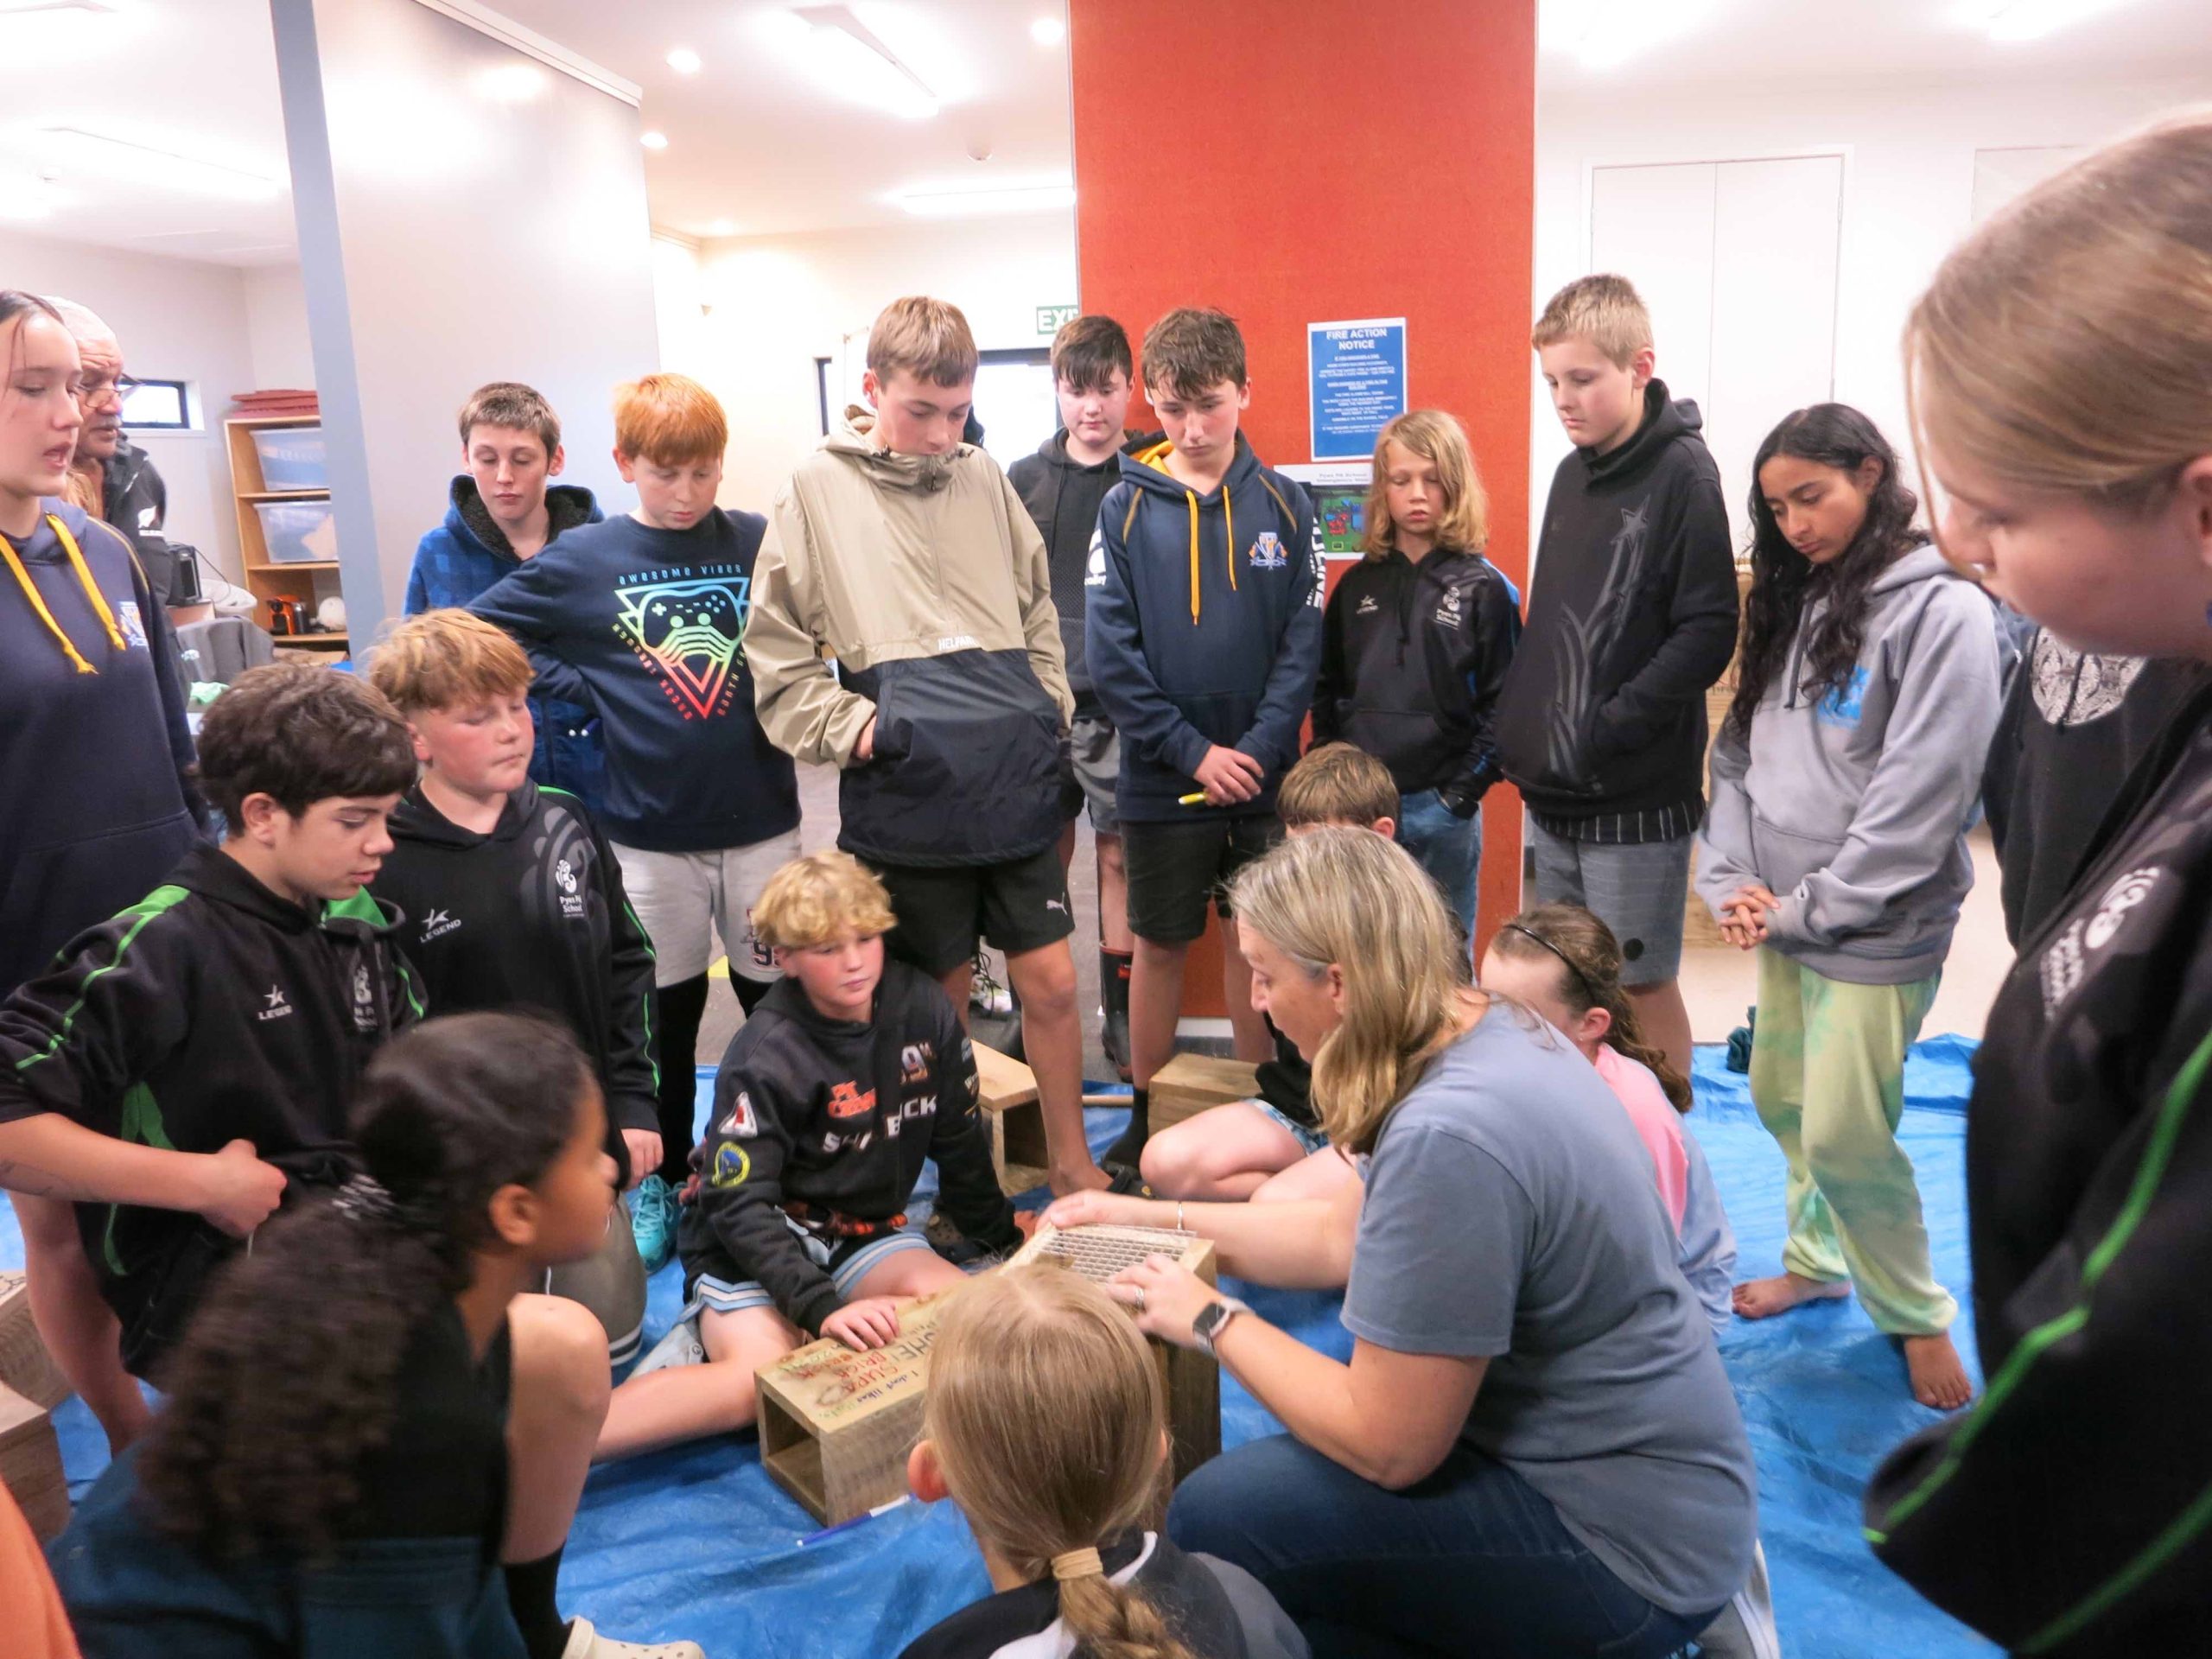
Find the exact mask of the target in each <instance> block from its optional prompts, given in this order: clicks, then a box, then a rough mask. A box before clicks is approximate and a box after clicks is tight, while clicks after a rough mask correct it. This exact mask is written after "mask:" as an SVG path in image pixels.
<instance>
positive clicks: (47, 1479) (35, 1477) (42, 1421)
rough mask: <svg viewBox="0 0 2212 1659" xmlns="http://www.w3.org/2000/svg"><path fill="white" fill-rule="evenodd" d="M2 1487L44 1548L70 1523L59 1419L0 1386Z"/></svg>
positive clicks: (11, 1390)
mask: <svg viewBox="0 0 2212 1659" xmlns="http://www.w3.org/2000/svg"><path fill="white" fill-rule="evenodd" d="M0 1484H4V1485H5V1486H6V1487H7V1489H8V1490H9V1491H10V1493H12V1494H13V1495H14V1497H15V1499H16V1503H17V1505H19V1506H20V1507H21V1508H22V1511H23V1518H24V1519H25V1520H26V1521H28V1522H30V1525H31V1531H32V1532H33V1533H35V1534H36V1535H37V1537H38V1540H39V1541H40V1542H41V1543H45V1542H47V1541H49V1540H51V1539H53V1538H55V1537H57V1536H59V1535H60V1531H61V1529H62V1528H64V1527H66V1526H67V1525H68V1524H69V1482H68V1480H67V1478H66V1477H65V1476H64V1475H63V1474H62V1472H61V1446H60V1442H59V1441H58V1440H55V1439H54V1419H53V1417H52V1416H51V1415H50V1414H48V1412H47V1410H46V1409H45V1408H43V1407H41V1406H35V1405H33V1404H32V1403H31V1402H29V1401H28V1400H26V1399H24V1398H23V1396H22V1395H20V1394H17V1393H16V1391H15V1390H14V1389H10V1388H6V1387H0Z"/></svg>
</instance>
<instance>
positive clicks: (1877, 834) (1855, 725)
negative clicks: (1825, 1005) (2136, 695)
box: [1697, 547, 2004, 985]
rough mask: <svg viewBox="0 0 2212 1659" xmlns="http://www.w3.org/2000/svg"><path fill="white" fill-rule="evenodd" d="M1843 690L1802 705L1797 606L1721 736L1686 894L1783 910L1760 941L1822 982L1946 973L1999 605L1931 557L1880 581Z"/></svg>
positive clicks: (1997, 673) (1984, 740)
mask: <svg viewBox="0 0 2212 1659" xmlns="http://www.w3.org/2000/svg"><path fill="white" fill-rule="evenodd" d="M1869 603H1870V608H1869V611H1868V613H1867V617H1866V638H1865V641H1864V643H1863V644H1862V645H1861V646H1860V648H1859V664H1858V666H1857V667H1856V668H1854V669H1853V671H1852V676H1851V683H1850V684H1849V686H1848V687H1847V688H1845V689H1844V690H1840V691H1839V690H1827V691H1824V692H1821V693H1820V694H1819V695H1818V696H1808V695H1807V694H1806V693H1805V691H1804V690H1802V689H1801V682H1802V680H1803V679H1804V677H1805V665H1804V656H1803V653H1804V651H1805V647H1806V643H1807V639H1808V627H1809V625H1810V624H1811V623H1812V622H1813V621H1814V620H1815V618H1816V617H1817V615H1818V612H1817V611H1812V612H1808V614H1807V616H1806V617H1805V618H1804V620H1802V621H1801V622H1800V623H1799V625H1798V628H1797V634H1796V638H1795V639H1793V640H1791V642H1790V646H1789V657H1788V658H1787V660H1786V661H1785V662H1784V664H1783V671H1782V672H1780V673H1778V674H1777V675H1776V676H1775V677H1774V681H1773V683H1771V684H1770V685H1769V686H1768V688H1767V692H1766V696H1765V697H1764V700H1763V701H1762V702H1760V704H1759V706H1758V711H1757V712H1756V713H1755V714H1754V715H1752V717H1751V733H1750V738H1749V741H1748V742H1746V741H1745V740H1744V739H1742V738H1739V737H1738V736H1737V735H1736V734H1734V733H1733V732H1732V731H1728V730H1726V729H1724V730H1723V731H1722V733H1721V735H1720V740H1719V742H1718V743H1716V744H1715V745H1714V746H1713V805H1712V809H1711V810H1710V811H1709V812H1708V813H1707V816H1706V820H1705V828H1704V829H1702V830H1701V831H1700V833H1699V835H1698V842H1697V868H1698V873H1697V890H1698V893H1699V895H1700V897H1702V898H1703V899H1705V901H1706V903H1707V904H1708V905H1710V906H1713V912H1714V913H1715V914H1718V913H1719V910H1720V907H1721V906H1722V905H1724V904H1726V902H1727V901H1728V900H1729V899H1731V898H1732V897H1733V896H1734V894H1735V893H1736V890H1737V889H1738V888H1739V887H1743V886H1744V885H1745V883H1747V882H1751V881H1758V882H1761V883H1764V885H1765V886H1766V887H1768V888H1769V889H1770V890H1771V891H1772V892H1773V893H1774V894H1775V895H1776V896H1777V898H1779V899H1781V900H1782V906H1781V908H1780V909H1778V910H1776V911H1773V912H1770V913H1769V915H1768V917H1767V936H1768V940H1767V942H1768V943H1769V944H1771V945H1772V946H1773V947H1774V948H1775V949H1776V950H1779V951H1780V952H1782V954H1783V955H1784V956H1786V957H1789V958H1791V959H1792V960H1793V961H1796V962H1798V963H1802V964H1803V965H1804V966H1806V967H1808V968H1810V969H1812V970H1813V971H1814V972H1815V973H1817V974H1821V975H1823V976H1826V977H1827V978H1829V979H1836V980H1842V981H1844V982H1847V983H1851V984H1859V985H1906V984H1910V983H1912V982H1915V981H1917V980H1923V979H1926V978H1928V977H1929V976H1930V975H1932V974H1934V973H1935V972H1936V970H1937V969H1941V968H1942V965H1943V958H1944V956H1945V955H1946V953H1947V952H1948V950H1950V947H1951V931H1952V929H1953V928H1954V927H1955V926H1956V925H1957V923H1958V918H1959V905H1960V901H1961V899H1964V898H1965V897H1966V893H1967V889H1968V888H1969V887H1972V886H1973V885H1974V863H1973V861H1972V859H1971V858H1970V857H1969V856H1968V855H1967V845H1966V832H1967V827H1968V826H1969V825H1971V824H1972V823H1974V817H1975V813H1976V810H1977V808H1978V804H1979V801H1980V793H1981V767H1982V762H1983V760H1984V758H1985V757H1986V755H1987V753H1988V751H1989V741H1990V738H1991V736H1992V735H1993V734H1994V733H1995V731H1996V729H1997V717H1998V714H1999V709H2001V707H2002V705H2003V702H2004V694H2003V689H2002V686H2003V676H2002V671H2001V668H2000V664H2001V661H2002V657H2001V652H2000V647H1999V641H1998V630H1997V618H1996V612H1995V608H1994V607H1993V606H1992V605H1991V604H1990V602H1989V601H1988V599H1987V598H1986V596H1985V595H1984V594H1982V593H1981V592H1980V590H1979V589H1978V588H1975V587H1974V584H1973V583H1971V582H1967V580H1965V579H1964V578H1963V577H1961V576H1960V575H1957V574H1956V573H1955V572H1954V571H1953V570H1952V569H1950V567H1949V566H1948V565H1947V564H1945V563H1943V558H1942V555H1941V554H1939V553H1938V552H1937V551H1936V550H1935V549H1934V548H1933V547H1920V548H1916V549H1915V550H1912V551H1911V552H1910V553H1907V554H1905V555H1904V556H1903V557H1901V558H1900V559H1898V560H1897V563H1895V564H1893V565H1891V567H1890V568H1889V569H1887V570H1885V571H1884V572H1883V573H1882V575H1880V576H1879V577H1878V578H1877V579H1876V581H1875V582H1874V587H1873V591H1872V594H1871V595H1870V601H1869Z"/></svg>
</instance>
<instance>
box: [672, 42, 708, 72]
mask: <svg viewBox="0 0 2212 1659" xmlns="http://www.w3.org/2000/svg"><path fill="white" fill-rule="evenodd" d="M668 67H670V68H671V69H673V70H675V71H676V73H677V74H679V75H696V74H697V73H699V70H700V67H701V65H700V59H699V54H697V53H696V52H694V51H693V50H692V49H691V48H690V47H688V46H679V47H677V48H676V50H674V51H673V52H671V53H670V54H668Z"/></svg>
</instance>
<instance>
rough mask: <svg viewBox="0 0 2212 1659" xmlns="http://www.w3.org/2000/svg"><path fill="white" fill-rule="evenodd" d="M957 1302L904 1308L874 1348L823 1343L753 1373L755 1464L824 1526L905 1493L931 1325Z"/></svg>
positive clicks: (942, 1296) (936, 1300) (930, 1301)
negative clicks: (888, 1336)
mask: <svg viewBox="0 0 2212 1659" xmlns="http://www.w3.org/2000/svg"><path fill="white" fill-rule="evenodd" d="M958 1294H960V1291H959V1289H958V1288H955V1289H952V1290H947V1291H940V1292H938V1294H936V1295H934V1296H929V1297H925V1298H923V1299H922V1300H919V1301H915V1302H908V1303H906V1304H905V1305H904V1306H901V1307H900V1308H899V1334H898V1335H897V1336H896V1337H894V1338H893V1339H892V1340H891V1341H889V1342H887V1343H886V1344H884V1345H883V1346H882V1347H880V1348H870V1349H866V1350H855V1349H852V1348H848V1347H847V1346H846V1345H845V1344H843V1343H842V1342H839V1341H838V1340H837V1339H836V1338H834V1337H824V1338H823V1339H822V1340H821V1341H819V1342H810V1343H809V1344H807V1345H806V1346H805V1347H804V1348H801V1349H798V1351H795V1352H792V1353H789V1354H786V1355H785V1356H784V1357H783V1358H781V1359H779V1360H778V1361H777V1362H776V1363H774V1364H773V1365H766V1366H763V1367H762V1368H761V1370H760V1375H759V1377H758V1379H757V1381H758V1383H759V1385H760V1461H761V1463H762V1464H763V1465H765V1466H766V1469H767V1471H768V1472H769V1474H770V1475H771V1476H772V1477H773V1478H774V1479H775V1482H776V1484H778V1485H779V1486H781V1487H782V1488H783V1489H784V1490H785V1491H787V1492H789V1493H790V1494H791V1496H792V1497H795V1498H797V1499H798V1501H799V1503H800V1504H801V1505H802V1506H804V1509H805V1510H806V1511H807V1513H808V1514H810V1515H811V1516H814V1517H815V1519H817V1521H819V1522H822V1524H823V1526H825V1527H834V1526H836V1524H837V1522H840V1521H849V1520H851V1519H852V1518H853V1517H854V1516H856V1515H864V1514H866V1513H867V1512H868V1510H872V1509H874V1507H875V1506H876V1505H877V1504H879V1503H888V1502H890V1500H891V1499H893V1498H894V1497H898V1496H899V1494H900V1493H902V1492H904V1491H906V1454H907V1453H908V1452H911V1451H912V1450H913V1447H914V1442H915V1441H916V1440H919V1439H920V1438H921V1433H922V1399H923V1393H924V1390H925V1389H926V1388H927V1386H928V1383H929V1371H930V1344H931V1343H932V1342H934V1341H935V1340H936V1339H937V1320H938V1315H939V1314H940V1313H943V1312H944V1308H945V1306H946V1303H947V1302H948V1300H950V1298H952V1297H954V1296H957V1295H958Z"/></svg>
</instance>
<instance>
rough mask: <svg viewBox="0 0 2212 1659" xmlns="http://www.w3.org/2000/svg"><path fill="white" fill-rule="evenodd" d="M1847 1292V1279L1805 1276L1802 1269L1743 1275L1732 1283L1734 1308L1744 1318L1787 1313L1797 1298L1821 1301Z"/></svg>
mask: <svg viewBox="0 0 2212 1659" xmlns="http://www.w3.org/2000/svg"><path fill="white" fill-rule="evenodd" d="M1850 1294H1851V1281H1849V1280H1847V1279H1808V1278H1807V1277H1805V1275H1804V1274H1802V1273H1778V1274H1776V1275H1775V1276H1774V1277H1773V1278H1771V1279H1747V1280H1745V1281H1744V1282H1743V1283H1742V1284H1740V1285H1738V1286H1737V1287H1736V1294H1735V1298H1734V1300H1735V1305H1736V1312H1737V1313H1738V1314H1739V1315H1741V1316H1742V1317H1743V1318H1745V1319H1772V1318H1773V1317H1774V1316H1775V1315H1776V1314H1777V1313H1788V1312H1789V1310H1790V1309H1791V1308H1793V1307H1795V1306H1797V1305H1798V1303H1800V1302H1817V1301H1824V1300H1827V1299H1828V1298H1830V1297H1834V1296H1848V1295H1850Z"/></svg>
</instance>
